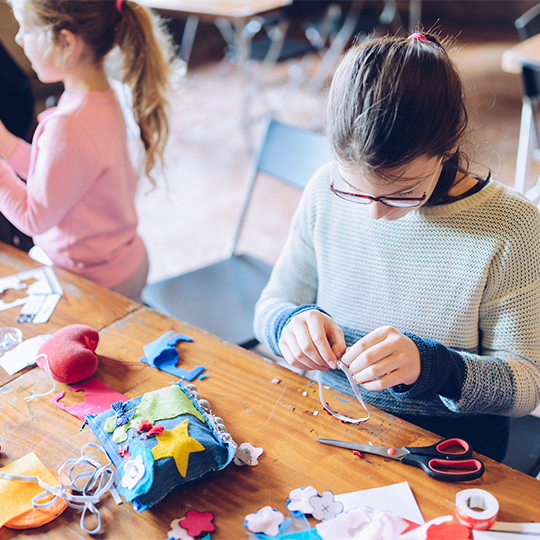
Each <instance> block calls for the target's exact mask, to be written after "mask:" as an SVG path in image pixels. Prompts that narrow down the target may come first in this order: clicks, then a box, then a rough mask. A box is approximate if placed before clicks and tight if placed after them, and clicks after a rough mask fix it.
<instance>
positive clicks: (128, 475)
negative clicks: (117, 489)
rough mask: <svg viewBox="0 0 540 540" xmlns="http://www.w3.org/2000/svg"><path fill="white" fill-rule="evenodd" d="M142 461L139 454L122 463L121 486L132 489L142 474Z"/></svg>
mask: <svg viewBox="0 0 540 540" xmlns="http://www.w3.org/2000/svg"><path fill="white" fill-rule="evenodd" d="M144 471H145V468H144V463H143V458H142V456H141V455H140V454H138V455H137V457H136V458H135V459H130V460H128V461H126V462H125V463H124V476H122V487H125V488H126V489H133V488H134V487H135V486H136V485H137V484H138V482H139V480H140V479H141V478H142V477H143V476H144Z"/></svg>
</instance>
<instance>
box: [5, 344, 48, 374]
mask: <svg viewBox="0 0 540 540" xmlns="http://www.w3.org/2000/svg"><path fill="white" fill-rule="evenodd" d="M50 337H51V334H42V335H41V336H35V337H33V338H29V339H26V340H24V341H23V342H22V343H21V344H20V345H17V347H15V348H14V349H12V350H11V351H8V352H7V353H6V354H4V356H2V357H1V358H0V366H2V367H3V368H4V369H5V370H6V371H7V372H8V374H9V375H13V374H14V373H17V372H18V371H20V370H21V369H23V368H25V367H26V366H31V365H33V364H35V363H36V356H37V352H38V350H39V348H40V347H41V346H42V345H43V344H44V343H45V342H46V341H47V340H48V339H49V338H50Z"/></svg>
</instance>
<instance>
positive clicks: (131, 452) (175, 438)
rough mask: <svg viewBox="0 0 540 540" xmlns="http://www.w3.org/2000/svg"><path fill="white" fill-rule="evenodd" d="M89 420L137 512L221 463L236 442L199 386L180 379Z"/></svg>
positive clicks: (230, 454) (232, 452)
mask: <svg viewBox="0 0 540 540" xmlns="http://www.w3.org/2000/svg"><path fill="white" fill-rule="evenodd" d="M86 420H87V421H88V424H89V426H90V428H91V429H92V431H93V432H94V434H95V435H96V437H97V438H98V440H99V442H100V443H101V444H102V446H103V447H104V449H105V451H106V452H107V454H108V455H109V457H110V459H111V461H112V462H113V464H114V465H115V467H116V469H117V471H118V473H119V476H120V482H119V484H118V491H119V493H120V494H121V495H122V496H123V497H124V498H125V499H126V500H128V501H131V502H132V504H133V507H134V508H135V510H136V511H137V512H142V511H144V510H146V509H147V508H149V507H151V506H153V505H154V504H156V503H157V502H159V501H160V500H161V499H163V497H165V496H166V495H168V494H169V493H172V492H174V491H177V490H180V489H183V488H185V487H187V486H189V485H191V484H192V483H194V482H196V481H198V480H202V479H204V478H207V477H209V476H211V475H212V474H214V473H215V472H217V471H219V470H221V469H223V468H224V467H226V466H227V465H228V464H229V463H230V462H231V461H232V459H233V457H234V455H235V452H236V448H237V446H236V443H235V442H234V441H233V440H232V438H231V436H230V435H229V433H228V432H227V430H226V428H225V426H224V424H223V421H222V420H221V418H219V417H217V416H214V415H213V414H212V412H211V410H210V405H209V403H208V402H207V401H206V400H203V399H201V397H200V395H199V394H198V392H197V388H196V387H195V386H194V385H191V384H190V385H187V384H185V383H184V382H183V381H182V380H180V381H179V382H178V383H177V384H173V385H171V386H168V387H165V388H161V389H159V390H155V391H153V392H148V393H147V394H144V395H143V396H140V397H136V398H133V399H130V400H129V401H126V402H121V401H120V402H118V403H113V404H112V407H111V409H109V410H108V411H105V412H103V413H101V414H98V415H87V416H86Z"/></svg>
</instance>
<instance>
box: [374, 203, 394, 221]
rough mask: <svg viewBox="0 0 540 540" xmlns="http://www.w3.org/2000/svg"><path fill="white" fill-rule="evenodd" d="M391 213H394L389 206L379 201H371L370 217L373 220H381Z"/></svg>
mask: <svg viewBox="0 0 540 540" xmlns="http://www.w3.org/2000/svg"><path fill="white" fill-rule="evenodd" d="M391 211H392V208H390V207H389V206H386V205H385V204H383V203H382V202H379V201H371V203H370V205H369V215H370V216H371V217H372V218H373V219H381V218H383V217H384V216H386V214H388V213H389V212H391Z"/></svg>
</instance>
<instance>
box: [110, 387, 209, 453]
mask: <svg viewBox="0 0 540 540" xmlns="http://www.w3.org/2000/svg"><path fill="white" fill-rule="evenodd" d="M132 401H133V400H129V401H128V402H126V403H124V404H123V409H122V412H121V413H120V412H119V411H117V410H116V411H114V412H115V415H114V416H111V417H109V418H108V419H107V423H106V425H105V430H106V431H108V432H109V433H112V432H114V434H113V440H114V442H116V443H121V442H124V441H126V440H127V434H128V430H130V429H131V428H135V429H137V428H138V427H139V425H140V423H141V422H142V421H144V420H147V421H149V422H152V424H154V423H155V422H156V421H158V420H165V419H168V418H175V417H177V416H178V415H179V414H192V415H193V416H195V417H196V418H198V419H199V420H200V421H201V422H204V417H203V415H202V413H201V412H200V411H199V410H198V409H197V407H195V405H194V403H193V401H192V400H191V399H190V398H189V396H188V395H187V394H186V393H185V392H184V391H183V390H182V389H181V388H180V387H179V386H178V385H176V384H173V385H171V386H169V387H166V388H162V389H160V390H155V391H153V392H148V393H147V394H145V395H144V396H143V397H142V398H141V400H140V402H138V403H137V406H136V407H133V406H132ZM132 411H134V414H133V415H131V412H132ZM122 413H123V414H124V415H125V416H126V418H127V417H128V416H131V418H130V419H128V421H127V422H123V416H122ZM119 416H120V418H122V420H121V422H123V423H118V421H117V418H118V417H119Z"/></svg>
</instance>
